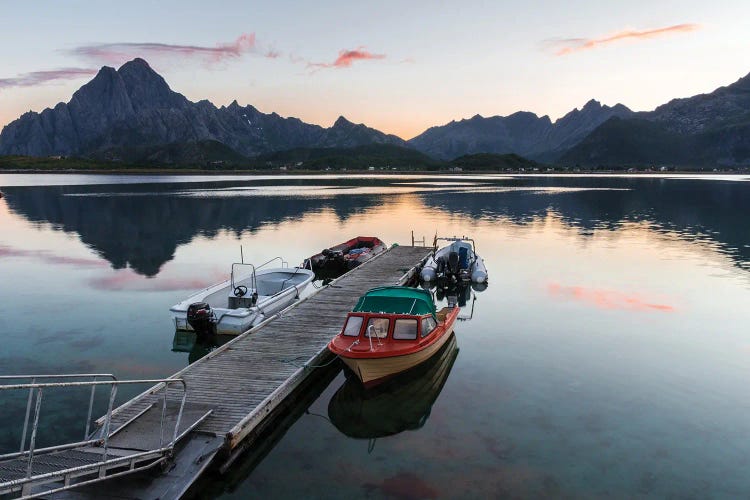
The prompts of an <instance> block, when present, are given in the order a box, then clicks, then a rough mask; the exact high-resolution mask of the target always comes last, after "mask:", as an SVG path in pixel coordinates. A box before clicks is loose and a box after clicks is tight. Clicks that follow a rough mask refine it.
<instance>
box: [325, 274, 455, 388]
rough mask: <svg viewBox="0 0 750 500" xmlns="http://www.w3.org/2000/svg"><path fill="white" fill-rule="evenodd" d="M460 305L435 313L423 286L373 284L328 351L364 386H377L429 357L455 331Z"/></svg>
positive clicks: (330, 344)
mask: <svg viewBox="0 0 750 500" xmlns="http://www.w3.org/2000/svg"><path fill="white" fill-rule="evenodd" d="M459 310H460V308H459V307H457V306H455V307H444V308H443V309H441V310H440V311H436V309H435V304H434V302H433V301H432V296H431V295H430V293H429V292H428V291H426V290H423V289H421V288H407V287H401V286H387V287H379V288H373V289H372V290H370V291H368V292H367V293H366V294H365V295H363V296H362V297H360V299H359V301H358V302H357V305H356V306H355V307H354V310H353V311H352V312H350V313H349V314H348V315H347V317H346V323H344V328H343V329H342V330H341V333H339V334H338V335H336V337H334V338H333V340H331V342H330V343H329V344H328V349H329V350H330V351H331V352H333V353H334V354H336V355H338V356H339V357H340V358H341V360H342V361H343V362H344V363H345V364H346V365H347V366H348V367H349V368H350V369H351V370H352V371H353V372H354V373H355V375H356V376H357V377H358V378H359V380H361V381H362V383H363V384H364V386H365V387H372V386H374V385H377V384H379V383H381V382H384V381H385V380H387V379H389V378H391V377H393V376H394V375H397V374H399V373H402V372H404V371H406V370H408V369H410V368H412V367H414V366H417V365H419V364H420V363H422V362H424V361H426V360H428V359H430V357H431V356H432V355H434V354H435V353H436V352H438V351H439V350H440V348H441V347H442V346H443V344H445V342H446V341H447V340H448V338H449V337H450V333H451V332H452V331H453V324H454V323H455V322H456V318H457V317H458V312H459Z"/></svg>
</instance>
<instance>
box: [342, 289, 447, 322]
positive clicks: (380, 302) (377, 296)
mask: <svg viewBox="0 0 750 500" xmlns="http://www.w3.org/2000/svg"><path fill="white" fill-rule="evenodd" d="M354 312H375V313H390V314H414V315H417V316H420V315H422V314H432V315H433V316H434V315H435V304H434V303H433V302H432V296H431V295H430V292H428V291H427V290H423V289H421V288H408V287H405V286H382V287H378V288H373V289H372V290H369V291H368V292H367V293H366V294H364V295H363V296H362V297H360V298H359V301H358V302H357V305H356V306H354Z"/></svg>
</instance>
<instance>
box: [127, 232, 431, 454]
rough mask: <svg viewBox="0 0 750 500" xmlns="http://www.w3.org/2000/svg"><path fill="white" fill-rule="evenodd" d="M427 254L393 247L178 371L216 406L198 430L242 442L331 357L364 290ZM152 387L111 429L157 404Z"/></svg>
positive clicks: (195, 400)
mask: <svg viewBox="0 0 750 500" xmlns="http://www.w3.org/2000/svg"><path fill="white" fill-rule="evenodd" d="M428 252H429V249H428V248H425V247H407V246H398V247H394V248H392V249H390V250H388V251H387V252H384V253H383V254H381V255H379V256H378V257H376V258H374V259H371V260H370V261H368V262H366V263H365V264H363V265H361V266H359V267H357V268H355V269H354V270H352V271H350V272H349V273H347V274H345V275H344V276H342V277H341V278H339V279H337V280H335V281H334V282H333V283H331V284H330V285H329V286H327V287H324V288H322V289H321V290H319V291H317V292H316V293H314V294H313V295H311V296H309V297H307V298H305V299H303V300H300V301H299V302H297V303H296V304H294V305H293V306H291V307H290V308H289V309H287V310H286V311H282V312H281V313H280V315H278V316H279V317H272V318H270V319H269V320H267V321H265V322H263V323H261V324H260V325H258V326H256V327H255V328H253V329H252V330H250V331H249V332H246V333H244V334H242V335H239V336H238V337H237V338H235V339H234V340H232V341H231V342H229V343H227V344H225V345H223V346H222V347H220V348H218V349H216V350H214V351H213V352H211V353H210V354H208V355H206V356H205V357H203V358H201V359H200V360H198V361H196V362H195V363H193V364H191V365H189V366H188V367H186V368H185V369H183V370H182V371H180V372H178V373H176V374H174V375H172V377H173V378H178V377H180V378H183V379H184V380H185V381H186V383H187V401H188V402H189V403H190V404H192V405H200V406H201V407H204V408H211V409H212V413H211V415H210V416H209V417H208V418H207V419H206V420H205V421H203V422H202V423H201V424H200V426H199V427H198V428H197V429H196V430H197V431H198V432H200V433H204V434H212V435H214V436H225V438H226V441H225V447H226V448H228V449H232V448H234V447H236V446H237V445H238V444H239V443H240V442H241V441H242V440H243V439H244V437H245V436H247V434H248V433H249V432H251V431H252V428H253V427H254V426H255V425H256V424H257V423H258V422H260V421H261V420H262V419H263V417H264V416H265V415H267V414H268V413H270V411H271V410H272V409H273V407H275V406H276V404H278V403H279V402H280V401H281V400H283V399H284V397H286V395H288V394H289V393H291V391H292V390H294V388H295V387H296V386H297V385H299V383H300V382H301V381H302V380H304V379H305V378H306V377H307V375H308V374H309V373H310V372H311V371H314V368H310V367H308V368H302V367H303V365H305V364H306V363H309V364H310V365H313V366H314V365H317V364H320V363H325V362H326V361H327V360H328V359H331V354H330V353H329V352H328V351H327V349H326V345H327V343H328V341H329V340H330V339H331V338H332V337H333V336H334V335H336V334H337V333H338V332H339V330H340V328H341V325H342V323H343V320H344V318H345V316H346V313H347V312H348V311H350V310H351V308H352V307H353V306H354V305H355V304H356V302H357V299H358V298H359V297H360V295H362V294H363V293H364V292H365V291H367V290H368V289H370V288H373V287H376V286H383V285H394V284H399V283H400V282H401V281H402V280H404V279H405V278H406V277H405V274H406V273H407V272H409V271H410V270H412V268H413V267H414V266H415V265H416V264H418V263H419V262H420V261H421V260H422V259H423V258H424V257H425V256H426V255H427V253H428ZM152 392H153V391H151V390H149V391H146V392H144V393H143V394H141V395H140V396H138V397H136V398H134V399H132V400H130V401H128V402H127V403H125V404H123V405H122V406H120V407H119V408H117V409H116V410H115V411H114V413H113V416H112V419H113V420H112V425H113V429H114V428H117V427H118V426H121V425H123V424H125V423H126V422H127V421H128V420H130V419H131V418H133V417H134V416H136V415H137V414H138V413H139V412H141V411H143V410H144V409H146V408H147V407H148V406H149V405H151V404H152V403H155V402H157V398H158V396H157V395H154V394H152ZM177 397H178V394H177V392H175V394H174V398H175V399H177ZM170 399H171V396H170Z"/></svg>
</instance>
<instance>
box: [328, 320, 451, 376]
mask: <svg viewBox="0 0 750 500" xmlns="http://www.w3.org/2000/svg"><path fill="white" fill-rule="evenodd" d="M451 333H453V325H451V326H450V327H449V328H448V329H447V330H446V331H444V332H443V333H442V335H441V336H440V338H439V339H438V340H436V341H435V342H433V343H432V344H429V345H428V346H426V347H425V348H424V349H421V350H419V351H416V352H412V353H409V354H404V355H401V356H390V357H383V358H349V357H345V356H343V355H339V357H340V358H341V360H342V361H343V362H344V364H346V366H348V367H349V369H351V370H352V371H353V372H354V374H355V375H356V376H357V377H358V378H359V380H360V381H361V382H362V384H363V385H364V386H365V387H367V388H369V387H372V386H375V385H378V384H380V383H382V382H385V381H386V380H388V379H389V378H391V377H393V376H395V375H398V374H399V373H402V372H405V371H406V370H409V369H410V368H414V367H415V366H417V365H419V364H421V363H424V362H425V361H427V360H428V359H430V358H431V357H432V356H433V355H434V354H435V353H436V352H438V351H439V350H440V348H441V347H443V345H444V344H445V343H446V342H447V341H448V339H449V338H450V337H451Z"/></svg>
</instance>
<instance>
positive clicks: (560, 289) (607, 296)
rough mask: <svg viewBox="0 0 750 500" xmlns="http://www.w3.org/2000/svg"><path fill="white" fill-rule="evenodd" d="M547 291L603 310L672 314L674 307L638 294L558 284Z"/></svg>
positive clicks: (551, 284)
mask: <svg viewBox="0 0 750 500" xmlns="http://www.w3.org/2000/svg"><path fill="white" fill-rule="evenodd" d="M547 291H548V292H549V294H550V295H551V296H552V297H555V298H559V299H565V300H576V301H580V302H585V303H587V304H589V305H593V306H594V307H596V308H598V309H605V310H617V309H620V310H629V311H659V312H674V311H675V308H674V306H671V305H669V304H660V303H657V302H654V301H652V300H649V299H646V298H644V297H642V296H641V295H640V294H638V293H625V292H620V291H617V290H606V289H603V288H588V287H584V286H563V285H560V284H559V283H550V284H549V285H547Z"/></svg>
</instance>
